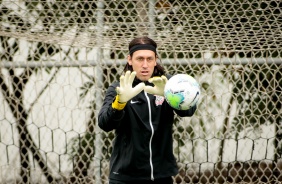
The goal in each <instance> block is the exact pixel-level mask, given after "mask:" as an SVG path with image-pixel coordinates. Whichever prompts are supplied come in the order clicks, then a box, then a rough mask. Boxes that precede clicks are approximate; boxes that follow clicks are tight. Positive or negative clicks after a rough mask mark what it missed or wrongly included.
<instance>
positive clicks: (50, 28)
mask: <svg viewBox="0 0 282 184" xmlns="http://www.w3.org/2000/svg"><path fill="white" fill-rule="evenodd" d="M281 27H282V2H281V1H280V0H260V1H258V0H248V1H244V0H233V1H226V0H191V1H182V0H133V1H128V0H127V1H126V0H120V1H115V0H96V1H77V0H70V1H68V0H65V1H57V0H39V1H35V0H28V1H22V0H2V1H1V3H0V58H1V60H0V90H1V93H0V101H1V103H0V155H1V157H0V183H96V184H104V183H107V182H108V169H109V157H110V155H111V151H112V141H113V139H114V132H109V133H105V132H103V131H101V130H100V129H99V127H98V126H97V114H98V112H99V109H100V108H101V103H102V101H103V97H104V95H105V91H106V89H107V87H108V86H109V85H110V84H111V83H112V82H113V81H116V80H118V79H119V76H120V75H121V74H122V70H123V67H124V64H125V63H126V57H127V55H128V43H129V42H130V41H131V40H132V39H133V38H135V37H138V36H144V35H147V36H149V37H150V38H152V39H154V40H155V41H156V42H157V43H158V49H157V50H158V55H159V58H160V60H159V61H158V62H159V63H161V64H162V65H163V66H164V67H165V69H166V71H167V72H168V73H170V74H172V75H174V74H179V73H187V74H189V75H191V76H193V77H194V78H195V79H196V80H197V81H198V82H199V84H200V86H201V98H200V101H199V103H198V109H197V112H196V114H195V115H194V116H193V117H190V118H179V117H177V116H176V117H175V124H174V127H173V128H174V134H173V137H174V153H175V157H176V159H177V162H178V166H179V174H178V175H177V176H176V177H175V178H174V182H175V183H244V182H245V183H262V182H265V183H279V181H282V174H281V171H282V160H281V154H282V120H281V117H282V116H281V113H282V110H281V102H282V96H281V88H282V77H281V75H282V67H281V64H282V49H281V48H282V31H281Z"/></svg>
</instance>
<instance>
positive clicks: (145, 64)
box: [142, 59, 148, 68]
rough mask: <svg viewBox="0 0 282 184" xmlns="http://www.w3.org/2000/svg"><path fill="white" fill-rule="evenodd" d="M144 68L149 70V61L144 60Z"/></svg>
mask: <svg viewBox="0 0 282 184" xmlns="http://www.w3.org/2000/svg"><path fill="white" fill-rule="evenodd" d="M142 67H143V68H148V61H147V59H145V60H144V62H143V65H142Z"/></svg>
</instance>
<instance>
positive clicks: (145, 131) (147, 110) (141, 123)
mask: <svg viewBox="0 0 282 184" xmlns="http://www.w3.org/2000/svg"><path fill="white" fill-rule="evenodd" d="M156 49H157V44H156V42H155V41H154V40H152V39H150V38H148V37H139V38H135V39H133V40H132V41H131V42H130V43H129V55H128V57H127V64H126V66H125V68H124V72H125V73H124V75H122V76H121V77H120V81H119V82H115V83H113V84H112V85H110V86H109V88H108V90H107V92H106V96H105V99H104V103H103V106H102V108H101V110H100V112H99V116H98V124H99V127H100V128H101V129H103V130H104V131H107V132H108V131H112V130H115V140H114V143H113V152H112V154H111V159H110V173H109V183H110V184H150V183H152V184H153V183H158V184H172V183H173V179H172V177H173V176H175V175H176V174H177V173H178V168H177V164H176V160H175V157H174V155H173V145H172V143H173V139H172V126H173V119H174V112H175V113H176V114H177V115H179V116H181V117H184V116H192V115H193V114H194V112H195V110H196V105H195V106H194V107H192V108H190V109H189V110H185V111H180V110H176V109H173V108H172V107H170V106H169V104H168V103H166V101H165V99H164V86H165V84H166V81H167V80H168V79H167V78H169V76H168V75H165V72H164V69H163V67H162V66H161V65H160V64H159V63H157V58H158V56H157V51H156Z"/></svg>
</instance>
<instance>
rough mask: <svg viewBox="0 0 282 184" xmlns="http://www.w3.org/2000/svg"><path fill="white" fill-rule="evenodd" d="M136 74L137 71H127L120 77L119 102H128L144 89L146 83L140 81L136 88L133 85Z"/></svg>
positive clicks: (117, 89) (117, 90)
mask: <svg viewBox="0 0 282 184" xmlns="http://www.w3.org/2000/svg"><path fill="white" fill-rule="evenodd" d="M135 76H136V72H135V71H133V72H132V73H131V72H130V71H127V72H126V73H125V75H122V76H121V77H120V86H119V87H117V88H116V92H117V94H118V101H119V103H126V102H128V101H129V100H130V99H132V98H133V97H135V96H136V95H137V94H139V93H140V92H141V91H142V90H143V89H144V86H145V84H144V83H143V82H142V83H139V84H138V85H136V86H135V87H134V88H133V87H132V83H133V80H134V78H135Z"/></svg>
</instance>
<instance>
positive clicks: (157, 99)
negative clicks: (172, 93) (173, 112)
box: [155, 95, 164, 106]
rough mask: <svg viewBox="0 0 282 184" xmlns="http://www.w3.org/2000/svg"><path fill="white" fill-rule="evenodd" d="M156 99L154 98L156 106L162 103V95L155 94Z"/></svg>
mask: <svg viewBox="0 0 282 184" xmlns="http://www.w3.org/2000/svg"><path fill="white" fill-rule="evenodd" d="M155 97H156V99H155V104H156V106H159V105H162V104H163V102H164V97H163V96H158V95H155Z"/></svg>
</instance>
